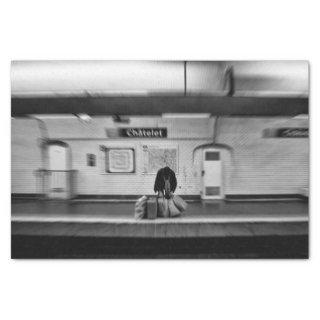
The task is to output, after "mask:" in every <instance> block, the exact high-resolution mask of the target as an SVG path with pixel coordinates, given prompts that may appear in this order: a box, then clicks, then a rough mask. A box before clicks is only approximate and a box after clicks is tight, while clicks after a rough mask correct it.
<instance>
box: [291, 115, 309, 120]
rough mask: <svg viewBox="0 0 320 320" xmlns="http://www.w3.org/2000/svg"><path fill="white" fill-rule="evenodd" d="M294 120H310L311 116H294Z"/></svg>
mask: <svg viewBox="0 0 320 320" xmlns="http://www.w3.org/2000/svg"><path fill="white" fill-rule="evenodd" d="M293 119H298V120H308V119H309V115H308V114H298V115H296V116H294V117H293Z"/></svg>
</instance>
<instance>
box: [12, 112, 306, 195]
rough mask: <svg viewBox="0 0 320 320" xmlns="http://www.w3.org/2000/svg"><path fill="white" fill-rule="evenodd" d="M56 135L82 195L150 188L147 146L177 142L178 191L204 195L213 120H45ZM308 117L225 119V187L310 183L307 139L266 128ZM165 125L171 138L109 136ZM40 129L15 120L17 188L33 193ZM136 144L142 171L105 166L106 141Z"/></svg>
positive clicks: (287, 189) (292, 189)
mask: <svg viewBox="0 0 320 320" xmlns="http://www.w3.org/2000/svg"><path fill="white" fill-rule="evenodd" d="M45 122H46V125H47V128H48V134H49V137H50V138H51V139H61V140H63V141H65V142H67V143H68V144H69V146H70V148H71V154H72V168H73V169H75V170H78V181H77V190H76V192H77V193H78V194H99V195H104V194H106V195H112V194H116V195H119V194H122V195H125V194H152V193H153V183H154V178H155V176H154V175H152V174H144V173H143V162H142V156H143V151H142V146H143V145H146V144H147V145H157V146H161V145H165V146H177V147H178V150H179V157H178V159H179V171H178V172H177V179H178V187H177V192H178V193H180V194H187V195H199V194H200V189H201V161H202V159H201V152H200V151H198V152H196V153H195V159H194V161H193V159H192V152H193V150H194V148H195V147H197V146H199V145H201V144H205V143H209V142H211V141H212V136H213V128H214V119H205V118H204V119H163V118H160V117H158V118H157V117H135V118H131V121H130V124H129V125H125V124H120V125H119V124H115V123H114V122H113V121H112V119H111V118H107V117H95V118H93V120H92V121H91V122H90V123H83V122H81V121H79V120H78V119H77V118H69V119H63V120H62V119H50V120H49V119H47V120H45ZM307 125H308V123H307V122H306V121H305V120H292V119H288V118H279V117H276V118H275V117H274V118H253V117H247V118H236V117H230V118H228V117H224V118H220V120H219V123H218V128H217V132H218V137H217V142H218V143H224V144H228V145H230V146H231V147H232V148H233V151H232V152H229V151H227V150H223V151H222V152H223V170H224V186H223V189H224V192H225V194H291V193H294V194H295V193H299V192H300V189H301V188H303V187H306V186H307V185H308V169H309V166H308V162H309V154H308V152H309V150H308V139H288V138H287V139H286V138H264V137H263V136H262V132H263V130H264V129H265V128H266V129H270V128H274V127H290V126H293V127H294V126H307ZM125 126H130V127H166V128H168V138H167V139H148V140H147V139H123V138H122V139H108V138H107V137H106V128H115V127H125ZM39 137H40V132H39V130H38V127H37V123H36V121H34V120H17V119H16V120H13V121H12V192H13V193H35V192H36V190H37V186H36V179H35V176H34V170H36V169H38V168H41V167H42V164H41V153H40V148H39V147H38V142H37V139H39ZM101 145H103V146H106V147H119V146H121V147H130V148H132V147H133V148H135V156H136V172H135V173H132V174H107V173H105V158H104V152H103V151H101V150H100V146H101ZM87 153H93V154H96V155H97V166H96V167H89V166H87V161H86V154H87Z"/></svg>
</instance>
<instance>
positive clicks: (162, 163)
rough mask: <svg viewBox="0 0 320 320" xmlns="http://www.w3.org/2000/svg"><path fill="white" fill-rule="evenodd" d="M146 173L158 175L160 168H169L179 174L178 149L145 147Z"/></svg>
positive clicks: (172, 147) (171, 147)
mask: <svg viewBox="0 0 320 320" xmlns="http://www.w3.org/2000/svg"><path fill="white" fill-rule="evenodd" d="M143 154H144V157H143V158H144V170H143V171H144V173H149V174H156V173H157V172H158V170H159V169H160V168H163V167H166V166H168V167H169V168H170V169H172V170H173V171H174V172H175V173H176V174H178V147H174V146H169V147H156V146H147V145H144V146H143Z"/></svg>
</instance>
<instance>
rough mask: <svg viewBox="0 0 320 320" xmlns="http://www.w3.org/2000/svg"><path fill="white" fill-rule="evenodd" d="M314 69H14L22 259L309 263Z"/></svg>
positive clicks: (115, 63) (34, 65) (17, 240)
mask: <svg viewBox="0 0 320 320" xmlns="http://www.w3.org/2000/svg"><path fill="white" fill-rule="evenodd" d="M308 105H309V62H308V61H305V60H252V61H244V60H243V61H236V60H234V61H231V60H230V61H228V60H226V61H217V60H211V61H197V60H170V61H167V60H153V61H152V60H13V61H12V62H11V258H13V259H307V258H308V257H309V206H308V199H309V107H308Z"/></svg>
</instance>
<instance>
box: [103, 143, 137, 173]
mask: <svg viewBox="0 0 320 320" xmlns="http://www.w3.org/2000/svg"><path fill="white" fill-rule="evenodd" d="M106 171H107V172H109V173H132V172H134V171H135V168H134V149H120V148H112V149H106Z"/></svg>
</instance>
